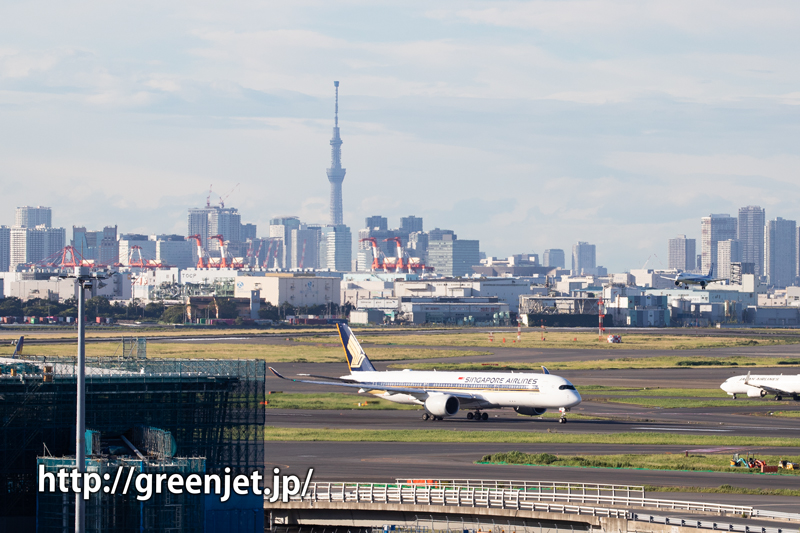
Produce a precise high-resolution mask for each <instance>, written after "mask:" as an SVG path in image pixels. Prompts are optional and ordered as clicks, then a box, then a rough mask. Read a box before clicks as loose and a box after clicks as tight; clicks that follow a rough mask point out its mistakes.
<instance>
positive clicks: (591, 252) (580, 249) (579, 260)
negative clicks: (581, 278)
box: [572, 241, 597, 275]
mask: <svg viewBox="0 0 800 533" xmlns="http://www.w3.org/2000/svg"><path fill="white" fill-rule="evenodd" d="M595 268H597V258H596V248H595V245H594V244H589V243H588V242H581V241H578V243H577V244H574V245H573V246H572V274H573V275H580V274H582V273H584V272H593V271H594V269H595Z"/></svg>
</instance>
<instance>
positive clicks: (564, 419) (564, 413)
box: [558, 407, 569, 424]
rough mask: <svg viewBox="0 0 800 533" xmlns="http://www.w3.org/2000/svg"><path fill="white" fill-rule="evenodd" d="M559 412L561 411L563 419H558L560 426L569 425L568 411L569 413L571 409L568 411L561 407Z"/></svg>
mask: <svg viewBox="0 0 800 533" xmlns="http://www.w3.org/2000/svg"><path fill="white" fill-rule="evenodd" d="M558 410H559V411H561V418H559V419H558V423H559V424H566V423H567V411H569V409H567V408H565V407H560V408H559V409H558Z"/></svg>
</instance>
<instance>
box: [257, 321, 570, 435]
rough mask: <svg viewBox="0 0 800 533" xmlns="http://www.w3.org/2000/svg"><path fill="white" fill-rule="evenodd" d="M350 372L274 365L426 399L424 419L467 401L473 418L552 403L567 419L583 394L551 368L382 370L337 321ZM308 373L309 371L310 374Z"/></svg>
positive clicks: (411, 400) (531, 410)
mask: <svg viewBox="0 0 800 533" xmlns="http://www.w3.org/2000/svg"><path fill="white" fill-rule="evenodd" d="M336 327H337V329H338V330H339V338H340V339H341V342H342V347H343V348H344V352H345V355H346V356H347V367H348V368H349V369H350V374H349V375H347V376H342V377H340V378H334V377H327V376H309V377H314V378H322V379H326V380H329V381H317V380H307V379H290V378H285V377H283V376H282V375H280V374H279V373H278V372H277V371H276V370H275V369H274V368H272V367H270V370H271V371H272V373H273V374H275V375H276V376H278V377H279V378H281V379H289V380H290V381H297V382H300V383H313V384H316V385H337V386H339V387H351V388H355V389H358V392H369V393H372V394H373V395H375V396H376V397H378V398H383V399H384V400H389V401H391V402H396V403H403V404H410V405H420V406H422V407H423V409H424V410H425V412H424V413H423V415H422V419H423V420H429V419H430V420H442V418H443V417H445V416H448V417H449V416H454V415H455V414H456V413H458V411H459V409H460V408H461V407H464V408H466V409H474V410H475V412H474V413H472V412H469V413H467V418H468V419H470V420H487V419H488V418H489V415H488V414H487V413H482V412H481V410H482V409H500V408H502V407H513V408H514V410H515V411H516V412H517V413H519V414H522V415H528V416H540V415H542V414H544V412H545V411H547V410H548V409H558V410H559V411H561V418H560V419H559V422H560V423H562V424H564V423H566V421H567V418H566V413H567V411H569V410H570V408H572V407H575V406H576V405H578V404H579V403H581V395H580V394H578V391H577V390H575V386H574V385H572V383H570V382H569V381H567V380H566V379H564V378H562V377H559V376H555V375H553V374H550V373H549V372H548V371H547V369H546V368H544V367H542V370H543V371H544V374H531V373H522V372H507V373H506V372H436V371H433V372H426V371H413V370H399V371H384V372H378V371H377V370H375V367H374V366H372V363H371V362H370V360H369V359H368V358H367V354H366V353H364V350H363V348H361V345H360V344H359V343H358V340H357V339H356V336H355V335H353V332H352V331H350V328H349V327H348V326H347V325H346V324H336ZM304 375H305V376H308V374H304Z"/></svg>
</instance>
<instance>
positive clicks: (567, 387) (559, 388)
mask: <svg viewBox="0 0 800 533" xmlns="http://www.w3.org/2000/svg"><path fill="white" fill-rule="evenodd" d="M558 390H575V385H559V387H558Z"/></svg>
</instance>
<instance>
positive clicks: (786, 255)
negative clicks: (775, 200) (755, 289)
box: [764, 217, 797, 288]
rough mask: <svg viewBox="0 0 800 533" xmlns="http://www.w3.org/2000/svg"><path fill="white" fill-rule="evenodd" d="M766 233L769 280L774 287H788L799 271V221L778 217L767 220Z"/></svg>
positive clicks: (766, 262) (765, 260)
mask: <svg viewBox="0 0 800 533" xmlns="http://www.w3.org/2000/svg"><path fill="white" fill-rule="evenodd" d="M766 234H767V243H766V247H765V248H766V250H765V254H764V262H765V264H766V275H767V281H768V283H769V284H770V285H772V286H774V287H778V288H782V287H788V286H789V285H792V284H793V283H794V279H795V273H796V272H797V266H796V261H797V258H796V252H797V223H796V222H795V221H794V220H784V219H782V218H781V217H778V218H776V219H775V220H770V221H769V222H767V231H766Z"/></svg>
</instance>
